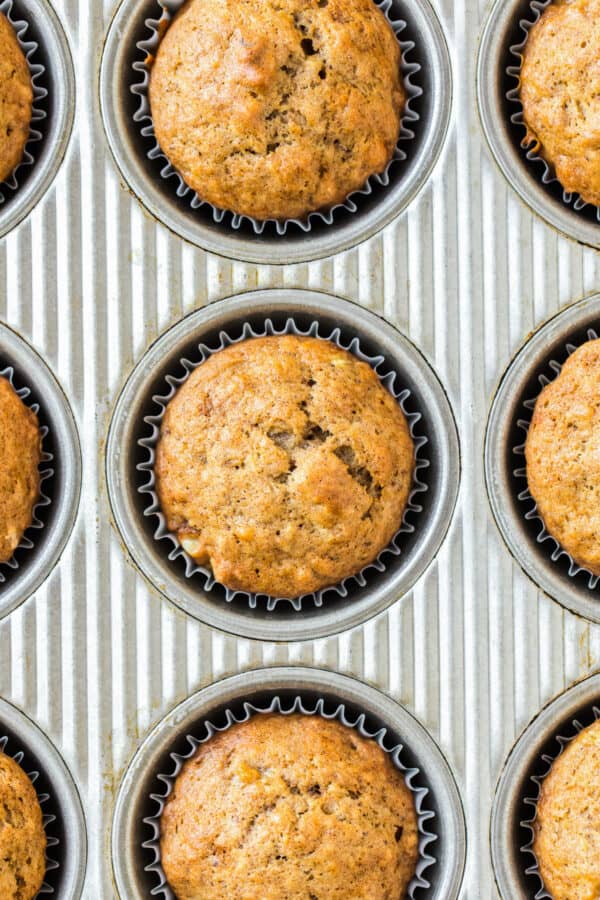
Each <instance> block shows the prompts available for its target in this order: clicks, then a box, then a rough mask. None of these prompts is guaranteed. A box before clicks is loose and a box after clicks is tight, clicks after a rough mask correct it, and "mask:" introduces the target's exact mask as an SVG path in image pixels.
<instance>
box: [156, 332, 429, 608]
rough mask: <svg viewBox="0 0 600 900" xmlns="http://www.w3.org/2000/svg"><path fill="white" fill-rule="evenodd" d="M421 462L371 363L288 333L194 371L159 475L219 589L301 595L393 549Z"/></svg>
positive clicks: (163, 442) (177, 400) (169, 508)
mask: <svg viewBox="0 0 600 900" xmlns="http://www.w3.org/2000/svg"><path fill="white" fill-rule="evenodd" d="M413 458H414V448H413V442H412V438H411V435H410V431H409V428H408V424H407V422H406V419H405V417H404V414H403V412H402V410H401V408H400V406H399V404H398V403H397V401H396V400H395V399H394V397H393V396H392V395H391V394H390V393H389V392H388V391H387V390H386V389H385V388H384V387H383V386H382V384H381V382H380V381H379V379H378V378H377V375H376V374H375V372H374V371H373V369H372V368H371V366H369V365H368V364H367V363H365V362H362V361H361V360H359V359H357V358H356V357H354V356H353V355H352V354H351V353H348V352H346V351H345V350H341V349H340V348H339V347H337V346H336V345H335V344H333V343H331V342H329V341H324V340H319V339H317V338H307V337H296V336H293V335H283V336H275V337H265V338H254V339H250V340H245V341H242V342H240V343H238V344H234V345H233V346H231V347H228V348H227V349H225V350H221V351H219V352H218V353H215V354H213V355H212V356H210V357H209V358H208V359H207V360H206V361H205V362H204V363H202V365H200V366H198V368H197V369H195V370H194V371H193V372H192V374H191V375H190V377H189V378H188V379H187V381H186V382H185V383H184V384H183V386H182V387H181V388H180V389H179V391H178V392H177V394H176V395H175V396H174V398H173V399H172V400H171V401H170V403H169V404H168V407H167V410H166V412H165V415H164V418H163V421H162V427H161V431H160V438H159V442H158V447H157V454H156V466H155V470H156V479H157V492H158V497H159V500H160V506H161V508H162V511H163V513H164V515H165V517H166V519H167V524H168V527H169V530H170V531H171V532H174V533H176V534H177V535H178V537H179V540H180V541H181V543H182V545H183V547H184V549H185V550H186V551H187V553H189V554H190V556H192V557H193V558H194V559H195V560H196V561H197V562H198V563H201V564H202V565H208V566H210V567H211V569H212V571H213V573H214V576H215V578H216V579H217V580H218V581H219V582H221V583H222V584H224V585H226V586H227V587H229V588H232V589H237V590H241V591H248V592H250V593H262V594H269V595H271V596H280V597H297V596H300V595H302V594H306V593H309V592H311V591H316V590H318V589H319V588H322V587H325V586H327V585H332V584H336V583H337V582H339V581H341V580H342V579H343V578H345V577H347V576H350V575H352V574H355V573H356V572H358V571H360V569H362V568H363V567H364V566H365V565H367V563H370V562H372V561H373V560H374V559H375V558H376V557H377V555H378V553H379V552H380V551H381V550H382V549H383V548H384V547H386V546H387V545H388V544H389V542H390V540H391V539H392V537H393V536H394V534H395V533H396V531H397V530H398V528H399V527H400V524H401V521H402V514H403V511H404V509H405V507H406V503H407V500H408V496H409V492H410V489H411V484H412V476H413V467H414V466H413Z"/></svg>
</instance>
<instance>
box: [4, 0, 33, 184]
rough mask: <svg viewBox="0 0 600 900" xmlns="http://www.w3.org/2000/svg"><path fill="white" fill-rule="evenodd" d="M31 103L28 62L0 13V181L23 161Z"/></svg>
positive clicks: (31, 91) (13, 33) (6, 21)
mask: <svg viewBox="0 0 600 900" xmlns="http://www.w3.org/2000/svg"><path fill="white" fill-rule="evenodd" d="M32 103H33V88H32V86H31V74H30V72H29V66H28V65H27V60H26V59H25V56H24V55H23V51H22V50H21V47H20V46H19V42H18V40H17V36H16V34H15V32H14V30H13V27H12V25H11V24H10V22H9V21H8V19H7V18H6V16H4V15H3V14H2V13H0V182H1V181H5V180H6V179H7V178H8V176H9V175H10V174H11V172H12V171H13V170H14V169H16V167H17V166H18V164H19V163H20V162H21V159H22V158H23V151H24V150H25V144H26V143H27V141H28V139H29V125H30V123H31V106H32Z"/></svg>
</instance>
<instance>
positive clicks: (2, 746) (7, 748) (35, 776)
mask: <svg viewBox="0 0 600 900" xmlns="http://www.w3.org/2000/svg"><path fill="white" fill-rule="evenodd" d="M12 744H13V741H12V740H11V739H10V738H9V737H8V736H7V735H4V736H2V737H0V753H4V754H6V755H7V756H10V757H11V758H12V759H14V761H15V762H16V763H17V765H19V766H21V768H22V769H23V771H24V772H25V774H26V775H27V777H28V778H29V780H30V781H31V783H32V784H33V787H34V788H35V792H36V794H37V798H38V801H39V804H40V806H41V808H42V824H43V826H44V831H45V832H46V874H45V876H44V882H43V884H42V886H41V888H40V889H39V891H38V893H37V894H36V897H41V896H42V895H48V894H54V893H55V890H54V888H53V887H52V885H51V884H50V883H49V881H48V880H47V876H48V875H49V873H51V872H54V871H55V870H56V869H58V868H60V863H59V862H58V860H56V859H54V858H53V856H52V855H51V854H53V853H55V850H54V848H55V847H58V846H59V845H60V840H59V838H57V837H56V836H55V835H53V834H51V833H50V831H51V829H52V825H53V824H54V822H56V820H57V817H56V815H55V814H54V813H53V812H45V811H44V810H45V809H50V808H51V807H52V805H53V804H52V798H51V796H50V794H48V793H46V792H40V791H39V790H38V787H37V782H38V781H39V779H40V772H39V771H38V770H35V769H34V770H33V771H31V772H30V771H28V769H26V768H24V767H23V761H24V760H26V758H27V753H26V751H24V750H18V751H17V752H13V750H14V748H13V747H12V746H11V745H12ZM50 880H52V877H50Z"/></svg>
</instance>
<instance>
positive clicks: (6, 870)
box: [0, 752, 46, 900]
mask: <svg viewBox="0 0 600 900" xmlns="http://www.w3.org/2000/svg"><path fill="white" fill-rule="evenodd" d="M45 872H46V833H45V831H44V825H43V817H42V810H41V807H40V802H39V800H38V796H37V794H36V792H35V788H34V786H33V784H32V783H31V781H30V779H29V777H28V776H27V775H26V774H25V772H24V771H23V769H22V768H21V766H19V765H18V764H17V763H16V762H15V761H14V759H11V757H10V756H7V755H6V754H5V753H2V752H0V897H2V900H33V897H35V896H36V895H37V893H38V891H39V889H40V888H41V886H42V882H43V881H44V875H45Z"/></svg>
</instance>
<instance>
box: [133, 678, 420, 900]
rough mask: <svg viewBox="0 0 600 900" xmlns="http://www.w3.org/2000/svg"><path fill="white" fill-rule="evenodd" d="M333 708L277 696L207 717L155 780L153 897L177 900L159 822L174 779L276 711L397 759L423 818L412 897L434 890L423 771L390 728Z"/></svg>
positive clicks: (149, 847) (148, 844)
mask: <svg viewBox="0 0 600 900" xmlns="http://www.w3.org/2000/svg"><path fill="white" fill-rule="evenodd" d="M327 707H328V704H327V701H326V700H325V699H324V698H322V697H321V698H319V699H317V700H314V699H312V700H311V699H308V698H306V697H304V696H302V695H296V696H295V697H294V698H293V699H288V700H282V698H281V697H280V696H279V695H277V694H275V696H273V697H272V699H271V700H270V702H267V703H265V704H264V705H256V704H254V703H249V702H244V703H243V713H242V714H238V715H236V713H235V712H233V711H232V710H231V709H229V708H228V709H226V710H225V711H224V718H225V723H226V724H225V725H216V724H214V722H211V721H210V720H208V719H206V720H204V722H203V723H202V729H203V730H204V732H205V734H204V736H203V737H197V736H195V735H192V734H187V735H186V740H187V743H188V744H189V747H190V749H189V751H188V752H187V753H170V754H169V755H170V758H171V760H172V761H173V763H174V766H173V769H172V771H170V772H167V773H161V774H158V775H157V776H156V780H157V781H161V782H162V783H163V785H164V787H165V790H164V793H162V794H159V793H152V794H150V800H152V801H153V802H154V803H156V806H157V811H156V812H155V813H154V815H152V816H147V817H145V818H144V819H143V822H144V824H145V825H148V826H149V827H150V828H151V829H152V837H151V838H150V839H148V840H146V841H144V842H143V843H142V848H143V849H144V850H146V851H148V852H149V854H151V855H152V860H151V861H150V862H149V863H148V864H147V865H146V866H145V867H144V871H146V872H151V873H154V875H155V876H156V879H157V885H156V887H154V888H153V889H152V891H151V894H152V896H162V897H163V898H164V900H176V898H175V895H174V893H173V891H172V890H171V889H170V887H169V885H168V883H167V878H166V875H165V873H164V870H163V868H162V865H161V859H160V819H161V816H162V814H163V811H164V808H165V805H166V802H167V799H168V798H169V796H170V794H171V792H172V790H173V786H174V784H175V780H176V779H177V776H178V775H179V773H180V772H181V770H182V768H183V766H184V764H185V763H186V762H187V761H188V760H190V759H191V758H192V757H193V756H195V755H196V753H197V751H198V748H199V747H200V746H202V744H205V743H206V742H207V741H209V740H210V739H211V738H212V737H213V735H214V734H217V733H219V732H223V731H227V730H228V729H229V728H231V726H232V725H237V724H241V723H243V722H247V721H248V720H249V719H251V718H252V717H253V716H255V715H268V714H271V713H277V714H280V715H291V714H293V713H300V714H302V715H305V716H314V715H317V716H321V717H322V718H324V719H328V720H332V719H334V720H336V721H338V722H340V723H341V724H342V725H345V726H346V727H347V728H354V729H356V731H357V732H358V733H359V734H360V736H361V737H363V738H367V739H369V740H374V741H376V743H377V744H378V746H379V747H380V748H381V749H382V750H383V751H384V752H385V753H387V754H389V756H390V757H391V759H392V762H393V763H394V765H395V766H396V768H397V769H399V770H400V772H402V774H403V775H404V781H405V783H406V786H407V787H408V788H409V790H410V791H411V793H412V794H413V798H414V803H415V808H416V811H417V818H418V829H419V835H420V838H419V860H418V863H417V869H416V872H415V875H414V877H413V879H412V881H411V882H410V884H409V887H408V891H407V896H408V897H410V898H411V900H412V898H414V897H415V895H416V892H417V891H420V890H427V889H428V888H430V887H431V882H430V881H428V880H427V878H426V876H425V873H426V870H427V869H428V868H429V867H430V866H432V865H434V863H435V862H436V857H435V856H432V855H431V854H430V853H429V846H430V844H432V843H433V842H435V841H436V840H437V839H438V836H437V834H436V833H435V832H434V831H431V830H430V825H431V824H432V820H433V819H435V812H434V811H433V810H431V809H428V808H427V797H428V795H429V793H430V792H429V789H428V788H426V787H423V786H421V785H419V783H418V782H419V779H420V776H421V770H420V769H419V768H417V767H414V766H407V765H405V764H404V763H403V761H402V755H403V752H404V746H403V745H402V744H396V745H394V746H392V747H389V746H387V745H386V737H387V729H386V728H385V727H382V728H380V729H378V730H377V731H374V732H371V731H369V730H368V729H367V727H366V718H367V717H366V714H365V713H359V714H356V715H353V714H351V713H349V711H347V710H346V707H345V705H344V704H343V703H336V702H335V701H334V702H333V703H331V704H329V709H328V708H327Z"/></svg>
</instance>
